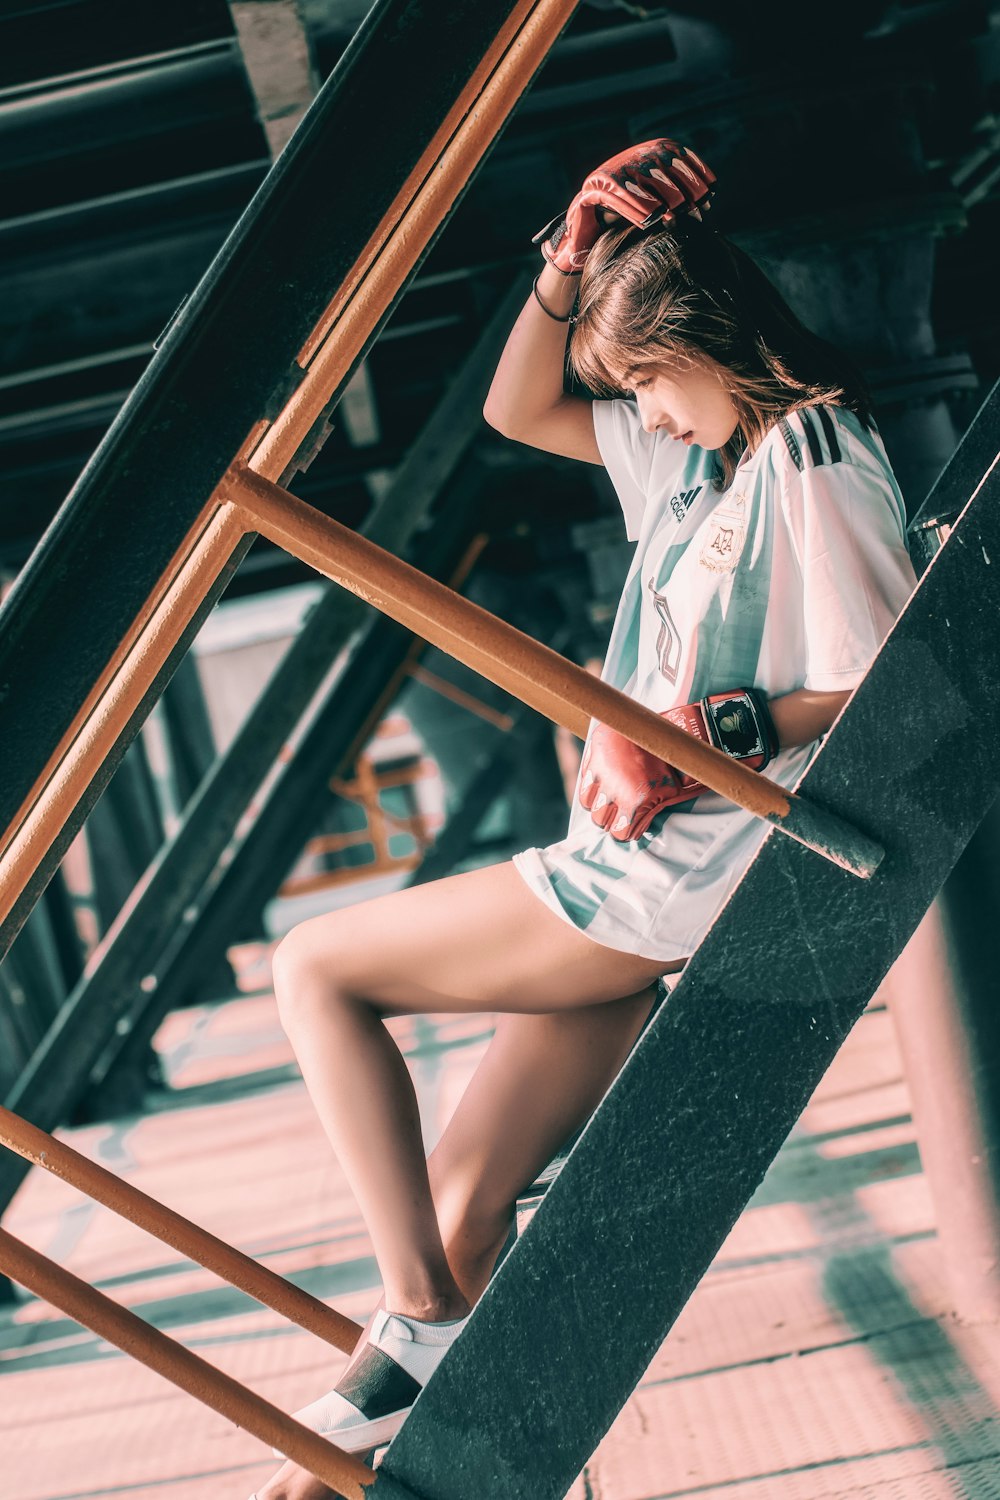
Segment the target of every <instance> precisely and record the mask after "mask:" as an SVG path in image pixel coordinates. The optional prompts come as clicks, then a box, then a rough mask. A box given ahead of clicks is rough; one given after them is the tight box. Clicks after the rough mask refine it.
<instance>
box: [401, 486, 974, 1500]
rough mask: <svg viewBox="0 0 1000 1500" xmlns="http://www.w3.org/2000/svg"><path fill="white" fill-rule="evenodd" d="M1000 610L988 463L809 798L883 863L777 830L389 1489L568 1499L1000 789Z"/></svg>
mask: <svg viewBox="0 0 1000 1500" xmlns="http://www.w3.org/2000/svg"><path fill="white" fill-rule="evenodd" d="M998 609H1000V472H998V471H997V470H996V469H994V470H993V472H992V473H991V475H990V477H989V478H988V479H987V480H986V482H985V483H984V484H983V485H982V486H981V487H980V488H979V491H978V494H977V495H976V498H975V499H974V501H973V502H971V503H970V505H969V506H968V507H967V508H966V510H965V512H964V513H963V515H962V517H961V518H960V520H959V521H958V523H957V525H956V527H955V529H954V531H953V533H952V536H951V538H950V539H949V541H948V543H947V544H946V545H945V547H944V548H943V549H942V550H941V552H940V553H938V555H937V556H936V557H935V559H934V561H933V563H932V564H931V566H930V567H929V568H928V570H927V573H926V574H925V576H924V578H923V579H922V580H921V583H920V585H919V587H918V589H917V591H916V593H915V594H914V596H913V598H912V600H911V601H910V603H909V605H908V606H907V608H906V609H905V611H904V612H903V614H902V616H901V618H900V619H899V621H898V622H897V625H896V627H895V629H894V630H893V632H892V634H891V635H890V637H889V639H888V640H887V642H886V643H885V645H884V647H883V649H882V651H881V652H880V653H879V656H878V658H877V659H876V661H875V663H874V664H873V666H872V668H871V671H870V672H869V673H868V675H867V677H866V678H865V680H864V682H863V683H862V684H861V685H860V687H859V688H858V689H857V691H856V693H855V694H854V696H853V698H852V700H851V702H850V703H849V705H848V707H847V709H846V710H845V712H844V714H843V716H842V717H841V719H840V720H839V722H838V724H837V726H836V728H835V729H834V730H833V732H832V733H831V734H830V736H829V738H828V739H827V740H826V742H825V743H824V745H823V747H822V749H821V751H820V753H819V754H818V756H817V758H816V760H815V762H814V763H813V765H812V767H811V768H810V770H809V772H808V773H807V775H806V777H805V779H804V782H803V787H804V789H805V790H806V791H807V792H808V793H809V794H810V795H812V796H814V797H815V798H816V800H817V801H819V802H821V803H822V804H823V805H824V806H828V807H832V808H834V809H835V810H837V811H840V812H841V813H842V814H843V816H845V817H847V818H850V819H851V820H852V821H855V822H857V823H859V824H860V825H861V826H863V827H865V828H868V829H870V830H871V831H872V832H873V834H874V835H875V836H876V837H879V838H880V839H882V841H883V842H884V844H885V847H886V857H885V859H884V860H883V862H882V864H881V866H880V868H879V870H878V871H877V873H876V874H875V875H874V876H873V878H872V879H871V880H870V881H866V882H861V881H857V880H853V879H851V877H850V876H848V875H846V874H845V873H844V872H843V871H840V870H837V869H836V868H835V867H834V866H832V865H830V864H829V863H828V862H826V861H824V860H820V859H817V858H816V856H815V855H813V854H811V853H809V851H807V850H806V849H804V848H802V847H801V846H799V845H796V844H793V843H792V842H791V841H790V840H788V839H776V838H774V837H773V836H769V837H768V839H767V840H766V841H765V843H764V845H763V847H762V849H761V850H760V852H759V854H758V855H757V857H756V859H755V860H754V862H753V864H752V865H751V866H750V868H749V870H748V872H747V874H746V875H745V877H744V879H743V880H742V881H741V883H740V884H739V886H738V887H737V888H736V890H735V891H734V893H733V895H732V897H731V898H730V900H729V902H728V903H727V905H726V906H725V908H724V909H723V911H722V913H721V914H720V916H719V918H718V919H717V921H716V923H715V925H714V927H713V928H712V929H711V931H710V932H709V933H708V934H707V936H706V937H705V939H704V941H703V943H702V944H701V946H700V948H699V949H698V951H697V953H696V954H695V956H694V957H693V959H692V960H691V963H690V964H689V965H688V967H687V969H686V971H685V972H684V974H683V976H682V978H681V980H680V982H679V983H678V985H677V986H676V988H675V989H674V991H673V994H672V995H671V996H670V998H669V999H668V1001H667V1002H666V1004H664V1005H663V1006H662V1007H661V1008H660V1010H659V1011H658V1012H657V1014H656V1016H655V1019H654V1020H653V1022H652V1024H651V1025H650V1027H649V1028H648V1030H647V1031H646V1033H645V1034H644V1036H643V1037H642V1039H641V1041H640V1043H639V1044H638V1046H637V1047H636V1048H635V1050H634V1052H633V1053H632V1055H631V1057H630V1059H629V1061H628V1062H627V1064H626V1065H625V1067H624V1069H623V1070H622V1073H621V1075H620V1076H619V1078H618V1080H617V1081H616V1083H615V1084H614V1086H613V1087H612V1089H611V1090H610V1091H609V1093H608V1095H607V1097H606V1098H605V1100H604V1102H603V1103H602V1104H601V1106H600V1108H599V1109H598V1110H597V1112H596V1114H595V1115H594V1117H593V1119H592V1120H591V1121H590V1123H589V1124H588V1126H587V1128H586V1130H585V1131H584V1133H583V1135H582V1136H581V1138H580V1141H579V1143H578V1144H577V1146H576V1148H575V1149H574V1151H573V1152H572V1153H571V1154H570V1156H569V1158H568V1160H567V1162H566V1165H565V1167H564V1168H563V1170H562V1172H561V1173H560V1175H559V1177H558V1178H557V1180H556V1182H555V1183H554V1184H553V1186H552V1187H551V1188H550V1189H549V1192H548V1193H547V1195H546V1198H545V1201H544V1202H543V1204H542V1205H541V1207H540V1209H539V1210H538V1212H537V1214H536V1215H535V1217H534V1219H533V1220H532V1222H531V1224H530V1226H529V1228H528V1230H527V1232H526V1233H525V1235H524V1236H523V1238H522V1239H521V1240H519V1242H518V1243H517V1245H516V1246H515V1247H514V1249H513V1250H512V1251H511V1253H510V1254H509V1255H508V1257H507V1259H506V1261H505V1262H504V1264H503V1266H502V1267H501V1269H500V1271H499V1273H498V1274H497V1276H496V1278H495V1280H494V1281H493V1282H492V1283H491V1285H490V1287H489V1288H488V1289H487V1291H486V1293H485V1295H484V1296H483V1298H482V1300H481V1302H480V1303H479V1305H478V1306H477V1308H476V1311H475V1313H474V1315H473V1317H472V1319H471V1321H470V1324H469V1327H468V1329H467V1330H466V1331H465V1332H464V1333H463V1334H462V1337H461V1339H460V1340H459V1341H458V1343H457V1344H456V1346H455V1347H454V1349H453V1350H452V1351H450V1353H449V1356H448V1358H447V1359H446V1360H445V1361H444V1362H443V1364H442V1365H441V1366H440V1368H439V1370H438V1371H437V1372H436V1373H435V1375H434V1376H433V1377H432V1378H431V1380H430V1381H429V1382H428V1385H427V1386H426V1388H425V1390H424V1392H423V1393H422V1395H421V1396H420V1398H419V1400H418V1402H417V1404H416V1406H415V1408H414V1411H413V1413H412V1415H411V1416H410V1418H409V1419H408V1421H407V1423H406V1424H405V1426H404V1427H403V1429H402V1431H401V1432H400V1434H399V1436H398V1437H397V1438H396V1439H395V1441H394V1442H393V1443H392V1445H391V1447H390V1449H389V1451H388V1453H387V1455H386V1458H385V1460H384V1464H383V1468H382V1469H381V1470H380V1471H379V1474H380V1475H381V1474H382V1473H385V1474H386V1475H391V1476H392V1477H394V1478H395V1479H398V1480H400V1481H401V1482H403V1483H404V1484H408V1485H411V1486H412V1487H413V1488H415V1489H417V1490H418V1491H419V1492H420V1493H421V1494H422V1495H424V1496H427V1497H432V1500H468V1496H469V1495H476V1496H477V1500H509V1497H510V1496H511V1495H522V1494H523V1495H531V1496H532V1497H533V1500H546V1497H552V1500H558V1497H561V1496H563V1495H565V1493H566V1491H567V1489H568V1488H569V1486H570V1484H571V1483H572V1481H573V1479H574V1478H575V1477H576V1476H577V1475H578V1474H579V1472H580V1470H581V1468H582V1466H583V1464H584V1463H585V1462H586V1460H587V1458H588V1457H589V1455H590V1454H591V1453H592V1452H593V1450H594V1448H595V1447H596V1446H597V1444H598V1442H599V1441H600V1439H601V1437H602V1436H603V1434H604V1433H605V1432H606V1431H607V1429H608V1427H609V1426H610V1424H611V1422H612V1421H613V1420H614V1417H615V1415H616V1414H617V1412H618V1411H619V1410H620V1409H621V1407H622V1405H623V1404H624V1402H625V1401H626V1400H627V1398H628V1396H629V1394H630V1393H631V1391H632V1390H633V1389H634V1387H635V1385H636V1384H637V1382H638V1380H639V1378H640V1377H641V1375H642V1373H643V1370H644V1369H645V1367H646V1365H647V1364H648V1363H649V1360H650V1358H651V1357H652V1355H653V1353H654V1352H655V1350H656V1349H657V1348H658V1347H659V1345H660V1343H661V1342H662V1341H663V1339H664V1337H665V1336H666V1334H667V1333H668V1331H669V1329H670V1327H671V1325H672V1324H673V1322H674V1320H675V1319H676V1317H677V1315H678V1313H679V1312H680V1310H681V1308H682V1307H683V1306H684V1304H685V1302H686V1301H687V1298H688V1297H689V1296H690V1293H691V1291H692V1290H693V1288H694V1287H695V1286H696V1285H697V1283H698V1281H699V1279H700V1278H701V1276H702V1275H703V1274H704V1272H705V1270H706V1269H707V1267H708V1265H709V1264H710V1262H711V1260H712V1258H713V1257H714V1255H715V1254H716V1252H717V1251H718V1249H719V1247H720V1245H721V1244H722V1242H723V1240H724V1238H725V1236H726V1234H727V1233H728V1231H729V1229H730V1228H731V1226H732V1224H733V1223H734V1222H735V1220H736V1218H737V1217H738V1215H739V1213H740V1212H741V1210H742V1209H743V1207H744V1206H745V1204H746V1203H747V1201H748V1199H749V1198H750V1196H751V1194H752V1192H753V1191H754V1189H755V1188H756V1186H757V1185H758V1184H759V1182H760V1181H761V1179H762V1177H763V1175H764V1173H765V1171H766V1169H767V1167H768V1165H769V1164H770V1162H771V1160H772V1159H773V1157H774V1155H775V1154H776V1152H777V1150H778V1147H779V1146H780V1144H781V1142H782V1141H783V1140H784V1138H785V1136H786V1135H787V1134H788V1132H789V1130H790V1129H791V1127H792V1125H793V1124H794V1122H795V1120H796V1118H797V1117H798V1115H799V1113H800V1112H801V1110H802V1108H803V1107H804V1105H805V1103H806V1102H807V1100H808V1099H809V1097H810V1095H811V1093H812V1091H813V1090H814V1088H815V1086H816V1084H817V1083H818V1081H819V1079H820V1078H821V1077H822V1075H823V1073H824V1071H825V1069H826V1067H827V1066H828V1064H829V1062H830V1060H831V1059H832V1057H833V1056H834V1054H835V1053H836V1051H837V1048H838V1047H839V1045H840V1043H841V1042H842V1041H843V1039H844V1037H845V1035H846V1034H847V1032H848V1031H849V1029H850V1028H851V1026H852V1025H853V1024H854V1022H855V1021H856V1020H857V1018H858V1017H859V1015H860V1014H861V1012H862V1010H863V1009H864V1006H865V1005H866V1004H867V1002H868V1000H869V998H870V997H871V995H872V993H873V992H874V990H875V989H876V987H877V985H878V984H879V982H880V981H881V980H882V978H883V977H884V976H885V974H886V972H887V970H888V969H889V967H890V965H891V964H892V963H893V961H894V960H895V958H896V957H897V956H898V954H899V953H900V952H901V950H902V948H903V947H904V945H905V943H906V942H907V940H908V939H909V937H910V935H911V933H912V932H913V931H914V929H915V928H916V926H917V924H918V922H919V921H920V919H921V917H922V916H923V914H924V912H925V911H926V909H927V907H928V905H929V904H930V902H931V900H932V899H933V897H934V895H935V893H936V892H937V891H938V889H939V888H940V886H941V884H942V882H943V880H944V879H945V877H946V876H947V875H948V873H949V872H950V870H951V869H952V867H953V866H954V864H955V862H956V861H957V859H958V857H959V855H960V854H961V852H962V850H963V848H964V847H965V845H966V844H967V842H968V840H969V839H970V837H971V835H972V834H973V832H974V831H975V828H976V826H977V824H978V823H979V821H980V819H981V818H982V816H983V814H984V812H985V809H986V808H987V806H988V805H989V804H990V803H991V802H992V800H993V799H994V797H995V796H996V792H997V785H998V780H1000V766H998V763H997V758H996V745H997V743H998V739H1000V714H998V707H997V705H998V702H1000V697H998V688H1000V632H998V631H997V630H996V629H995V620H996V616H997V611H998ZM610 1162H614V1165H615V1170H614V1172H613V1173H612V1172H609V1171H608V1170H607V1165H608V1163H610ZM484 1370H489V1373H490V1378H489V1380H488V1381H484V1380H483V1378H482V1375H483V1371H484ZM381 1482H382V1481H381V1478H378V1479H376V1483H375V1487H374V1490H373V1494H374V1495H376V1496H377V1495H378V1494H379V1493H380V1491H379V1484H380V1483H381Z"/></svg>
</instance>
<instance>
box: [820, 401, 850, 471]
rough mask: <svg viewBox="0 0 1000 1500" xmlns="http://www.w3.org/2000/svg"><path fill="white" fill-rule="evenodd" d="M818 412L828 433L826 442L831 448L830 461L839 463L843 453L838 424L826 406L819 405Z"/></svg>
mask: <svg viewBox="0 0 1000 1500" xmlns="http://www.w3.org/2000/svg"><path fill="white" fill-rule="evenodd" d="M816 413H817V415H818V417H819V419H820V421H821V422H822V424H823V431H824V432H825V433H826V442H827V446H828V448H829V449H830V462H831V463H832V464H839V463H840V460H841V458H842V457H843V455H842V454H841V451H840V441H839V439H838V437H837V424H836V423H835V422H834V420H833V418H832V417H831V415H830V413H829V412H828V411H827V409H826V407H825V406H817V408H816Z"/></svg>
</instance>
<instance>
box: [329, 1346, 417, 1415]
mask: <svg viewBox="0 0 1000 1500" xmlns="http://www.w3.org/2000/svg"><path fill="white" fill-rule="evenodd" d="M334 1390H335V1391H336V1392H337V1394H338V1395H340V1396H343V1397H344V1400H345V1401H349V1402H350V1403H351V1405H352V1406H356V1407H357V1409H358V1411H359V1412H361V1413H362V1415H363V1416H366V1417H367V1418H368V1419H369V1421H373V1420H374V1419H375V1418H376V1417H387V1416H389V1414H390V1413H391V1412H396V1411H405V1410H406V1408H407V1407H410V1406H412V1405H413V1403H414V1401H416V1399H417V1397H418V1396H419V1395H420V1391H421V1385H420V1382H419V1381H418V1380H414V1378H413V1376H412V1375H411V1374H410V1373H409V1371H408V1370H404V1369H403V1368H402V1366H401V1365H397V1363H396V1361H395V1360H394V1359H392V1358H391V1357H390V1356H389V1355H388V1354H386V1352H385V1350H384V1349H376V1347H375V1345H374V1344H369V1345H368V1347H367V1349H365V1351H364V1353H363V1354H362V1355H361V1356H360V1358H359V1359H358V1362H357V1364H356V1365H355V1366H354V1368H353V1370H351V1371H350V1373H349V1374H348V1375H345V1376H344V1377H343V1378H342V1379H341V1380H339V1381H338V1382H337V1384H336V1386H334Z"/></svg>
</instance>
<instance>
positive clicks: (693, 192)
mask: <svg viewBox="0 0 1000 1500" xmlns="http://www.w3.org/2000/svg"><path fill="white" fill-rule="evenodd" d="M714 181H715V173H714V172H712V171H710V170H709V168H708V167H707V166H706V165H705V163H704V162H703V161H702V159H701V157H700V156H697V155H696V154H695V152H693V151H692V150H691V149H690V147H687V146H679V145H678V144H677V142H676V141H671V140H668V139H666V138H663V139H659V140H655V141H643V142H642V143H641V144H640V145H638V146H629V147H628V149H627V150H626V151H621V152H619V154H618V155H617V156H612V157H611V159H610V160H609V161H606V162H604V163H603V165H601V166H599V167H598V168H597V170H596V171H594V172H591V174H590V176H589V177H588V178H587V179H586V181H585V182H584V184H583V187H582V188H581V189H580V191H579V192H578V193H577V195H576V197H575V198H574V199H573V201H572V203H571V204H570V206H569V208H568V209H567V210H566V212H565V214H559V215H558V216H557V217H556V218H555V219H553V220H552V222H551V224H547V225H546V226H545V228H544V229H541V230H539V232H538V234H536V235H535V236H534V238H533V240H532V244H533V245H537V244H538V242H539V241H540V240H541V241H544V243H543V245H542V254H543V255H544V257H545V259H546V260H547V261H548V262H549V264H550V265H553V266H555V268H556V270H557V271H561V272H562V274H563V275H564V276H572V275H575V273H576V272H578V271H581V270H582V269H583V264H584V262H585V260H586V259H587V256H588V255H589V253H590V250H591V248H592V246H593V244H594V242H595V241H596V239H597V237H598V235H601V234H603V233H604V230H605V229H606V228H607V225H606V223H605V222H604V219H603V217H602V215H601V210H602V209H608V210H609V211H610V212H612V213H616V214H620V215H621V217H622V218H623V219H627V220H628V222H629V223H630V224H635V225H638V226H639V227H640V228H643V229H647V228H649V227H650V225H652V224H656V223H659V222H660V221H661V220H666V219H671V218H673V216H674V213H675V212H677V211H685V212H687V213H690V214H694V216H695V217H696V218H699V219H700V218H701V213H702V210H703V209H706V208H708V207H709V205H710V202H711V197H712V183H713V182H714Z"/></svg>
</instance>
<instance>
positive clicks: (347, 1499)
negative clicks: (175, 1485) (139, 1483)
mask: <svg viewBox="0 0 1000 1500" xmlns="http://www.w3.org/2000/svg"><path fill="white" fill-rule="evenodd" d="M0 1270H3V1271H5V1272H6V1273H7V1275H8V1276H9V1277H10V1278H11V1280H13V1281H17V1282H19V1283H20V1284H21V1286H24V1287H27V1288H28V1290H29V1291H30V1292H34V1294H35V1296H36V1297H42V1298H44V1300H45V1301H46V1302H50V1303H51V1304H52V1306H53V1307H58V1308H59V1309H60V1311H61V1312H64V1313H65V1314H66V1315H67V1317H70V1318H75V1319H76V1321H77V1322H78V1323H82V1324H83V1326H84V1327H85V1328H89V1329H90V1330H91V1332H93V1333H96V1334H97V1335H98V1336H99V1337H100V1338H102V1339H107V1341H108V1343H109V1344H114V1345H115V1347H116V1348H117V1349H121V1351H122V1352H123V1353H124V1354H127V1355H129V1356H130V1357H131V1358H132V1359H135V1360H138V1362H139V1363H140V1364H143V1365H146V1366H147V1367H148V1368H149V1369H150V1370H154V1371H155V1372H156V1374H157V1375H162V1376H163V1377H164V1378H165V1379H166V1380H169V1381H171V1382H172V1383H173V1384H174V1385H176V1386H179V1387H180V1388H181V1390H182V1391H187V1393H188V1395H189V1396H194V1397H195V1398H196V1400H198V1401H201V1402H203V1403H204V1405H205V1406H210V1407H211V1408H212V1410H213V1411H217V1412H218V1413H219V1415H220V1416H222V1417H225V1418H227V1420H228V1421H230V1422H233V1423H235V1425H236V1426H237V1427H242V1428H245V1429H246V1431H247V1432H252V1433H253V1434H254V1436H255V1437H259V1438H260V1439H261V1441H262V1442H264V1443H269V1444H271V1445H272V1446H273V1447H275V1448H280V1449H281V1451H282V1453H286V1454H287V1455H288V1457H289V1458H291V1459H294V1461H295V1462H296V1463H298V1464H302V1465H303V1467H304V1468H306V1469H308V1470H309V1472H310V1473H312V1474H315V1475H316V1477H317V1479H322V1480H323V1482H324V1483H325V1484H328V1485H329V1486H330V1488H331V1489H333V1490H335V1491H336V1492H337V1494H338V1495H341V1496H343V1497H344V1500H365V1495H366V1494H370V1492H371V1484H372V1480H373V1478H374V1475H373V1473H372V1470H371V1469H369V1468H368V1466H367V1465H366V1464H363V1463H362V1462H361V1461H360V1459H357V1458H354V1457H352V1455H351V1454H349V1453H344V1452H342V1450H341V1449H340V1448H336V1447H334V1445H333V1444H332V1443H328V1442H327V1441H326V1439H325V1438H322V1437H319V1436H318V1435H317V1434H316V1433H315V1432H312V1431H310V1429H309V1428H308V1427H303V1426H302V1424H301V1422H297V1421H295V1419H294V1417H288V1416H286V1415H285V1413H284V1412H283V1411H279V1409H278V1408H277V1407H276V1406H272V1405H271V1403H270V1401H265V1400H264V1398H263V1397H262V1396H258V1395H255V1393H254V1392H253V1391H249V1390H247V1388H246V1387H245V1386H242V1385H240V1383H239V1381H237V1380H234V1379H233V1377H232V1376H231V1375H226V1374H224V1373H223V1372H222V1371H221V1370H216V1369H215V1368H214V1367H213V1366H212V1365H210V1364H209V1363H208V1362H207V1360H204V1359H202V1358H201V1356H200V1355H198V1354H194V1353H192V1352H191V1350H190V1349H185V1348H184V1346H183V1344H178V1343H177V1342H176V1341H175V1340H174V1339H171V1338H168V1337H167V1335H166V1334H164V1333H161V1332H160V1330H159V1329H158V1328H151V1327H150V1325H149V1324H148V1323H144V1322H143V1321H142V1319H141V1318H138V1317H136V1315H135V1313H133V1312H130V1311H129V1310H128V1308H125V1307H120V1306H119V1305H118V1303H117V1302H112V1300H111V1298H110V1297H106V1296H105V1295H104V1293H103V1292H98V1291H96V1290H95V1289H94V1288H93V1287H91V1286H88V1285H87V1283H86V1282H85V1281H81V1280H80V1278H79V1277H78V1276H74V1275H73V1274H72V1273H71V1272H70V1271H67V1270H65V1269H64V1268H63V1267H62V1266H58V1265H56V1263H55V1262H54V1261H51V1260H49V1259H47V1257H46V1256H44V1255H40V1254H39V1253H38V1251H37V1250H33V1249H32V1248H31V1247H30V1246H29V1245H25V1244H24V1243H23V1242H22V1241H21V1240H18V1239H15V1238H14V1236H13V1235H12V1234H9V1233H8V1232H7V1230H6V1229H0ZM390 1493H391V1494H392V1495H393V1497H394V1500H415V1497H414V1496H413V1495H412V1494H411V1493H410V1491H408V1490H406V1489H405V1488H403V1487H402V1486H398V1485H394V1486H392V1487H391V1490H390Z"/></svg>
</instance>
